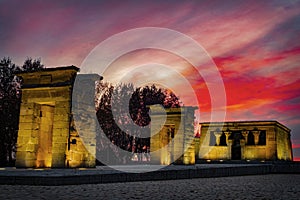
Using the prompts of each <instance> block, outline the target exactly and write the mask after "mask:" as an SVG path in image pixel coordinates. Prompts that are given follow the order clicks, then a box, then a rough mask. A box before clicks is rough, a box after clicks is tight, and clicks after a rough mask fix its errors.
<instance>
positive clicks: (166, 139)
mask: <svg viewBox="0 0 300 200" xmlns="http://www.w3.org/2000/svg"><path fill="white" fill-rule="evenodd" d="M174 134H175V124H165V125H164V126H163V128H162V131H161V133H160V141H161V148H162V147H165V146H167V145H169V146H168V148H167V149H166V150H165V151H164V150H162V154H161V163H162V164H164V165H169V164H171V163H173V162H174V140H173V138H174ZM169 143H170V144H169Z"/></svg>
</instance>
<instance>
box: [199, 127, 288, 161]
mask: <svg viewBox="0 0 300 200" xmlns="http://www.w3.org/2000/svg"><path fill="white" fill-rule="evenodd" d="M200 126H201V136H200V142H199V148H198V150H197V152H196V155H197V157H198V159H202V160H257V161H266V160H271V161H274V160H285V161H291V160H293V154H292V146H291V140H290V129H288V128H287V127H285V126H284V125H282V124H280V123H279V122H277V121H237V122H224V123H200Z"/></svg>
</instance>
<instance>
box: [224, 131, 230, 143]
mask: <svg viewBox="0 0 300 200" xmlns="http://www.w3.org/2000/svg"><path fill="white" fill-rule="evenodd" d="M224 133H225V136H226V145H227V146H228V145H229V141H228V140H229V136H230V135H231V131H225V132H224Z"/></svg>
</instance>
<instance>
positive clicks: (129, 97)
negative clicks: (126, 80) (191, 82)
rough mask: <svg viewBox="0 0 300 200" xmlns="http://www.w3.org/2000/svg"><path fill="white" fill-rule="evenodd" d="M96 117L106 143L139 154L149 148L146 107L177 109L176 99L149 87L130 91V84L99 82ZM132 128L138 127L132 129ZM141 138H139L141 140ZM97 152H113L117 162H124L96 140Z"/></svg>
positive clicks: (118, 154) (169, 94) (170, 94)
mask: <svg viewBox="0 0 300 200" xmlns="http://www.w3.org/2000/svg"><path fill="white" fill-rule="evenodd" d="M97 92H98V97H99V98H98V103H99V104H98V107H97V117H98V121H99V124H100V127H101V129H102V131H103V132H104V133H105V135H106V137H107V138H109V140H110V143H113V144H114V145H116V146H118V147H119V148H121V149H123V150H126V151H129V152H143V151H145V150H146V147H148V148H149V147H150V130H149V128H148V127H147V125H148V124H149V123H150V120H151V119H150V116H149V114H148V113H149V108H148V105H154V104H161V105H163V106H164V107H165V108H170V107H180V103H179V99H178V98H177V97H176V96H175V94H174V93H172V92H171V91H168V90H164V89H161V88H158V87H156V86H155V85H152V86H151V87H149V86H145V87H140V88H136V89H134V86H133V85H132V84H119V85H117V86H115V87H114V86H112V85H111V84H108V83H102V82H100V83H99V84H98V86H97ZM134 124H136V125H138V126H139V127H141V128H140V129H135V128H134ZM141 136H142V137H141ZM97 141H98V144H97V151H98V152H101V153H102V154H103V152H104V151H106V150H107V151H115V156H114V158H107V159H116V163H118V162H123V163H124V162H127V161H128V159H129V158H124V157H123V155H121V154H120V152H118V151H117V150H116V149H113V148H112V149H109V146H110V144H104V143H103V139H101V138H98V139H97Z"/></svg>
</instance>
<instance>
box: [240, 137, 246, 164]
mask: <svg viewBox="0 0 300 200" xmlns="http://www.w3.org/2000/svg"><path fill="white" fill-rule="evenodd" d="M245 142H246V141H245V140H244V139H240V145H241V159H242V160H245V152H244V151H245Z"/></svg>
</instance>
